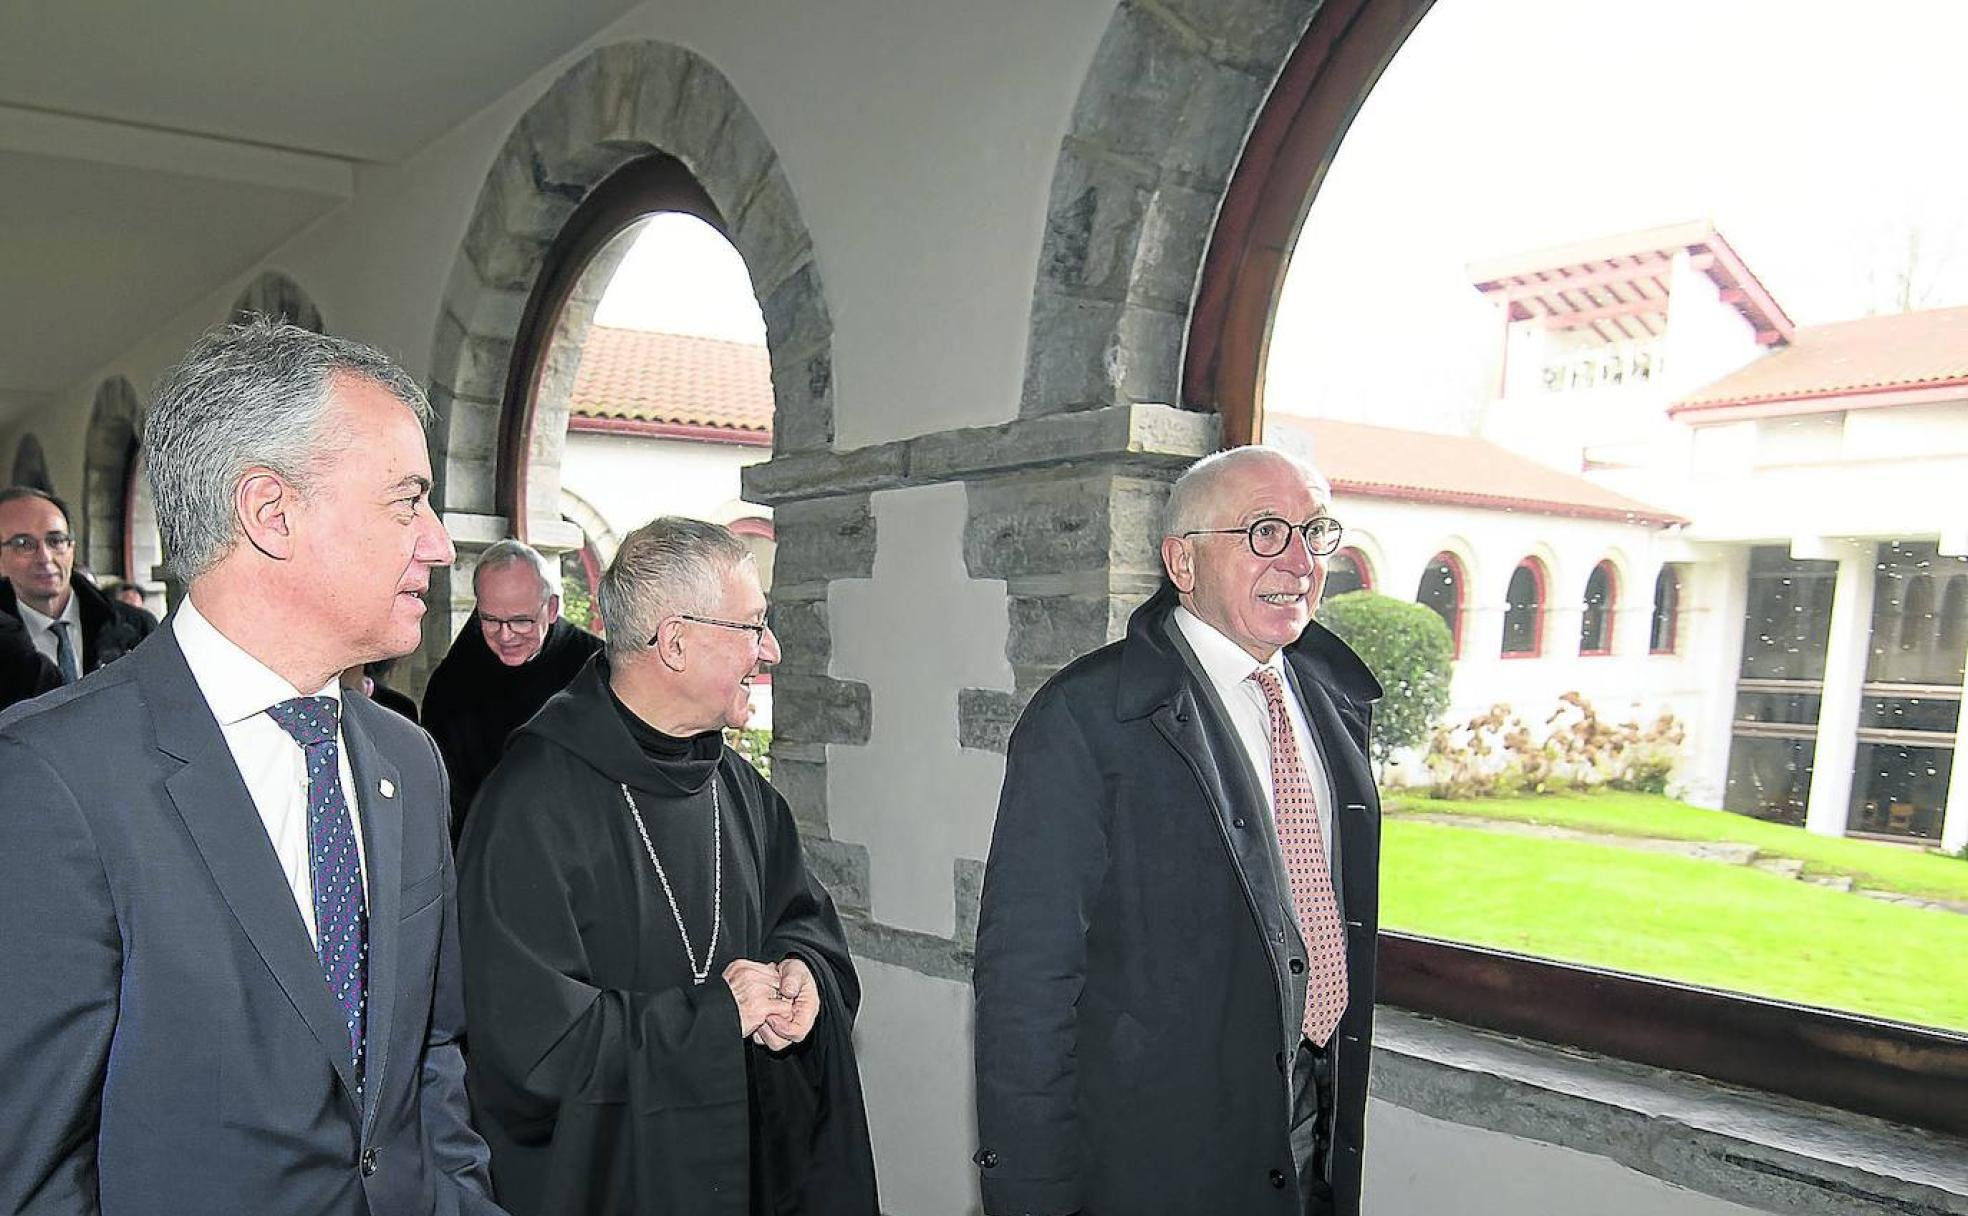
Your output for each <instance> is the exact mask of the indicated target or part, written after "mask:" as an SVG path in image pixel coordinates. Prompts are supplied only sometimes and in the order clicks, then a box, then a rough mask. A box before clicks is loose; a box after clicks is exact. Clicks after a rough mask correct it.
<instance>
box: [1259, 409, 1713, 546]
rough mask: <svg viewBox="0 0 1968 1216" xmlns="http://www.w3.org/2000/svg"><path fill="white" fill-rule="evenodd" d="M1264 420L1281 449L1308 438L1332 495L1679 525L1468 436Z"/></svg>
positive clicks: (1279, 417)
mask: <svg viewBox="0 0 1968 1216" xmlns="http://www.w3.org/2000/svg"><path fill="white" fill-rule="evenodd" d="M1264 425H1265V427H1266V429H1267V431H1269V432H1270V434H1271V436H1272V437H1273V438H1275V439H1279V440H1281V441H1282V442H1283V443H1284V444H1285V445H1287V446H1291V447H1293V448H1301V445H1300V444H1299V443H1297V442H1294V437H1296V438H1299V439H1302V440H1309V443H1310V452H1309V454H1310V456H1311V459H1312V462H1313V463H1314V464H1316V465H1318V467H1319V471H1320V472H1322V473H1324V474H1325V475H1326V477H1327V478H1328V479H1329V480H1330V481H1331V482H1332V486H1333V493H1334V494H1335V495H1338V496H1341V497H1345V496H1349V495H1350V496H1354V497H1362V498H1391V499H1396V500H1400V501H1404V502H1427V503H1441V504H1447V505H1453V506H1465V507H1476V508H1480V509H1484V510H1492V511H1511V510H1515V511H1530V512H1534V513H1536V514H1540V515H1566V516H1572V517H1576V518H1580V519H1608V520H1617V521H1619V522H1622V523H1634V524H1653V525H1666V524H1678V523H1685V522H1687V521H1686V520H1685V519H1683V518H1682V517H1681V516H1679V515H1676V514H1674V513H1673V512H1672V511H1666V510H1662V509H1661V508H1659V507H1655V506H1650V505H1648V504H1646V503H1643V502H1640V501H1638V500H1636V499H1632V498H1628V497H1626V496H1625V495H1623V494H1615V493H1613V492H1612V491H1611V490H1608V489H1605V488H1603V487H1601V486H1598V485H1596V484H1594V483H1592V482H1590V481H1587V480H1586V479H1585V478H1583V477H1579V476H1575V475H1573V474H1570V473H1561V472H1559V471H1558V470H1556V469H1553V468H1550V467H1548V466H1546V465H1541V464H1539V463H1537V462H1536V461H1535V460H1532V459H1530V458H1529V457H1527V456H1520V455H1518V454H1517V453H1515V452H1512V451H1510V450H1509V449H1507V448H1503V447H1499V446H1498V445H1497V444H1494V443H1491V442H1490V441H1489V440H1487V439H1478V438H1475V437H1474V436H1470V435H1437V434H1432V433H1429V432H1426V431H1408V430H1400V429H1397V428H1395V427H1386V426H1368V425H1366V424H1365V423H1359V422H1334V421H1331V420H1329V419H1324V418H1294V417H1291V416H1289V415H1283V414H1272V415H1269V416H1267V417H1266V418H1265V420H1264ZM1280 432H1287V433H1288V434H1280ZM1301 450H1303V449H1302V448H1301Z"/></svg>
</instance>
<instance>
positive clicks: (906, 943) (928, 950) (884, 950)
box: [841, 908, 975, 984]
mask: <svg viewBox="0 0 1968 1216" xmlns="http://www.w3.org/2000/svg"><path fill="white" fill-rule="evenodd" d="M841 925H842V927H844V928H845V929H846V930H847V945H848V948H849V949H850V950H852V951H853V952H854V956H855V957H856V958H865V959H871V960H873V961H875V962H877V963H887V964H889V965H890V966H894V967H902V968H905V969H907V970H910V971H913V972H915V973H916V974H918V975H926V976H929V977H930V978H931V979H938V980H955V981H957V982H958V983H962V984H968V983H970V968H971V962H972V960H973V958H974V957H975V954H974V952H973V950H972V949H971V947H969V946H966V945H964V944H963V943H961V942H957V941H953V940H951V939H950V938H947V937H937V936H936V935H935V934H933V933H919V932H917V931H916V930H914V929H898V928H896V927H895V926H894V925H884V924H882V923H881V922H880V921H878V920H871V919H870V918H869V917H868V916H866V915H865V914H861V913H857V912H855V911H853V910H851V909H846V908H843V909H841Z"/></svg>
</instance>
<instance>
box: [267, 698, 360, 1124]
mask: <svg viewBox="0 0 1968 1216" xmlns="http://www.w3.org/2000/svg"><path fill="white" fill-rule="evenodd" d="M338 708H339V707H338V706H337V704H336V702H335V699H334V698H333V697H295V698H294V699H293V700H291V701H282V702H281V703H280V704H278V705H275V706H273V707H271V708H270V709H268V710H267V716H268V717H270V718H272V719H273V720H274V721H275V722H277V723H279V724H280V728H281V729H282V730H284V731H286V732H287V733H288V734H290V735H292V736H293V737H294V742H296V743H298V744H300V745H301V750H302V751H303V752H305V753H306V754H307V770H308V875H309V877H310V878H311V879H312V880H313V884H314V939H315V953H316V954H318V955H320V957H321V974H322V976H323V978H325V979H326V980H327V981H328V994H329V995H330V996H332V997H333V998H334V999H335V1007H336V1008H337V1009H340V1010H341V1011H342V1019H343V1022H344V1023H345V1024H346V1025H347V1027H348V1035H349V1056H350V1059H351V1060H352V1062H353V1063H354V1065H355V1078H356V1081H355V1092H356V1096H357V1097H360V1096H361V1095H362V1044H363V1030H364V1021H365V1017H366V1014H367V1012H368V999H369V998H368V993H367V991H366V988H367V975H366V973H367V970H368V962H369V913H368V909H367V907H366V906H365V903H364V900H363V896H362V861H361V855H360V854H359V853H358V852H357V851H356V847H355V821H354V819H352V818H351V817H350V816H349V808H348V802H347V800H345V799H344V798H343V797H342V776H341V748H340V745H339V744H338V743H337V742H336V736H335V727H336V710H337V709H338Z"/></svg>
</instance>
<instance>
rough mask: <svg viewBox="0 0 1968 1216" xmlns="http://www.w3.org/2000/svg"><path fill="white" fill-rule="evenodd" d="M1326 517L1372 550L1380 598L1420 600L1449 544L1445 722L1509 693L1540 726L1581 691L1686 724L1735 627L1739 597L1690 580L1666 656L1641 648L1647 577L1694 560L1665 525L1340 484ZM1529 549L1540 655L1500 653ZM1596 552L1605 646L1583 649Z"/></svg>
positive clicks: (1650, 580)
mask: <svg viewBox="0 0 1968 1216" xmlns="http://www.w3.org/2000/svg"><path fill="white" fill-rule="evenodd" d="M1333 513H1334V514H1335V515H1337V516H1338V517H1339V518H1340V519H1342V520H1343V521H1344V522H1345V524H1346V529H1347V532H1346V543H1347V544H1348V545H1350V546H1354V547H1356V548H1358V549H1360V550H1361V551H1362V553H1363V554H1365V556H1366V557H1367V559H1368V562H1369V564H1370V566H1371V567H1372V571H1373V585H1374V590H1376V591H1379V592H1380V593H1382V594H1384V595H1390V596H1393V597H1395V598H1397V599H1404V600H1413V599H1415V598H1416V591H1417V589H1418V588H1419V585H1420V582H1421V577H1422V574H1423V572H1424V571H1425V570H1427V569H1428V567H1429V565H1430V563H1431V562H1432V561H1433V560H1434V558H1435V556H1436V555H1437V554H1438V553H1441V552H1443V551H1448V552H1452V553H1454V554H1455V555H1456V556H1457V557H1458V559H1459V560H1460V561H1461V562H1462V565H1463V572H1464V575H1465V578H1466V583H1465V590H1464V600H1463V603H1464V609H1463V620H1462V639H1461V641H1462V646H1461V653H1460V656H1459V657H1458V658H1457V659H1456V666H1455V677H1454V680H1453V682H1452V684H1451V686H1450V709H1449V716H1450V718H1451V719H1452V720H1453V719H1458V718H1462V719H1466V718H1467V717H1469V716H1471V715H1474V714H1478V713H1481V712H1483V711H1484V710H1487V709H1488V708H1489V707H1490V706H1492V705H1494V704H1497V703H1498V702H1503V703H1506V704H1508V705H1510V706H1511V707H1512V708H1513V709H1514V710H1516V711H1517V712H1518V713H1520V714H1521V715H1522V716H1523V717H1524V718H1525V720H1526V721H1527V722H1542V721H1543V719H1544V717H1545V716H1546V715H1547V714H1549V713H1550V712H1551V711H1552V710H1553V709H1554V708H1556V706H1557V701H1558V698H1559V696H1561V695H1562V694H1564V693H1567V692H1578V693H1582V694H1584V696H1585V697H1586V698H1587V699H1588V700H1590V701H1591V702H1592V705H1593V707H1594V708H1595V709H1596V710H1597V711H1598V713H1599V715H1600V717H1601V718H1602V719H1604V720H1608V721H1614V722H1619V721H1629V720H1631V721H1641V722H1646V721H1651V720H1652V719H1653V718H1654V717H1655V716H1657V715H1658V714H1659V713H1660V712H1661V711H1662V710H1668V711H1671V712H1673V713H1674V714H1675V716H1676V717H1677V718H1678V719H1679V720H1680V721H1681V722H1682V723H1683V725H1684V727H1685V726H1690V725H1692V723H1693V722H1694V721H1695V720H1696V719H1697V717H1698V716H1699V713H1700V710H1701V704H1702V702H1701V698H1702V692H1703V688H1704V681H1705V679H1706V677H1705V672H1707V671H1708V668H1706V667H1705V666H1704V663H1703V659H1702V656H1703V655H1704V654H1705V653H1709V652H1710V651H1711V649H1712V647H1713V646H1714V645H1715V644H1716V643H1717V642H1718V640H1720V639H1722V638H1725V637H1726V636H1727V632H1728V629H1729V628H1730V627H1731V626H1733V627H1734V628H1735V629H1737V630H1738V631H1740V628H1741V604H1740V602H1737V603H1736V604H1734V605H1733V606H1728V607H1725V606H1723V605H1719V604H1714V603H1710V602H1707V601H1706V600H1705V598H1704V596H1703V590H1704V585H1703V584H1701V583H1699V582H1692V581H1690V582H1684V585H1683V588H1682V593H1683V594H1682V602H1683V604H1684V606H1685V607H1686V611H1685V612H1684V616H1683V627H1682V633H1681V639H1682V641H1681V643H1680V644H1678V645H1677V647H1676V652H1675V653H1674V654H1665V655H1656V654H1650V653H1648V641H1649V636H1650V628H1651V624H1652V618H1653V606H1654V580H1655V578H1656V576H1657V575H1658V574H1659V573H1660V568H1661V565H1662V563H1663V562H1667V561H1681V560H1685V559H1686V558H1688V557H1690V556H1692V555H1691V554H1690V553H1689V552H1688V551H1687V549H1686V546H1685V545H1684V544H1683V543H1682V542H1681V541H1680V540H1679V539H1678V538H1677V537H1675V536H1674V535H1672V534H1671V533H1670V532H1668V531H1666V530H1663V529H1661V528H1656V527H1649V526H1643V525H1637V524H1622V523H1613V522H1607V521H1602V520H1588V519H1570V518H1565V517H1562V516H1554V515H1540V514H1534V513H1532V512H1528V511H1503V510H1474V509H1469V508H1457V507H1445V506H1437V505H1433V504H1428V503H1414V502H1399V501H1394V500H1390V499H1381V498H1368V497H1363V496H1362V497H1352V498H1349V497H1347V496H1346V495H1344V494H1341V495H1339V496H1338V498H1337V499H1336V501H1335V503H1334V507H1333ZM1530 556H1536V557H1538V558H1539V559H1540V560H1542V561H1543V563H1544V565H1545V570H1546V574H1547V583H1546V598H1545V620H1544V634H1543V646H1542V648H1541V650H1540V652H1539V653H1538V654H1537V655H1536V656H1534V657H1510V658H1506V657H1504V656H1503V654H1502V653H1501V652H1502V645H1503V622H1504V609H1505V606H1506V604H1507V600H1508V590H1509V586H1510V577H1511V575H1512V574H1513V573H1514V572H1515V571H1516V569H1517V566H1518V563H1519V562H1521V561H1523V560H1524V559H1525V558H1526V557H1530ZM1601 561H1610V562H1611V563H1612V564H1613V568H1614V570H1615V571H1616V572H1617V575H1618V579H1617V583H1618V591H1617V596H1616V599H1615V603H1614V612H1613V638H1612V653H1610V654H1606V655H1581V654H1580V653H1579V629H1580V624H1581V618H1582V615H1583V612H1584V607H1585V584H1586V579H1587V578H1588V577H1589V576H1590V575H1591V573H1592V570H1593V568H1594V567H1595V566H1597V565H1598V564H1599V563H1600V562H1601ZM1717 618H1719V619H1717ZM1724 745H1725V746H1726V739H1725V740H1724ZM1708 763H1709V758H1708V757H1705V756H1704V757H1694V756H1691V757H1690V762H1689V764H1688V765H1687V767H1688V768H1689V770H1690V771H1691V772H1692V771H1705V769H1706V767H1707V766H1708ZM1405 774H1406V775H1407V776H1409V777H1410V778H1416V777H1418V776H1419V770H1418V769H1414V768H1412V766H1411V767H1410V769H1408V770H1405Z"/></svg>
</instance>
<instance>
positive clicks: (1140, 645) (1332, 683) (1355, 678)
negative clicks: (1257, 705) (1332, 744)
mask: <svg viewBox="0 0 1968 1216" xmlns="http://www.w3.org/2000/svg"><path fill="white" fill-rule="evenodd" d="M1178 602H1179V601H1178V600H1177V598H1176V593H1175V587H1174V585H1173V584H1171V583H1169V582H1167V581H1166V580H1164V582H1163V583H1162V588H1161V590H1160V591H1157V592H1156V593H1155V594H1154V595H1153V596H1152V597H1150V598H1149V600H1148V602H1147V603H1145V604H1143V605H1141V607H1139V608H1137V609H1135V610H1134V615H1133V616H1131V617H1129V618H1128V629H1127V639H1126V642H1125V644H1124V645H1123V646H1122V648H1121V676H1120V689H1119V693H1118V697H1117V699H1116V702H1115V711H1116V713H1117V714H1118V716H1119V717H1120V719H1121V720H1122V721H1124V722H1125V721H1131V720H1133V719H1136V718H1144V717H1147V716H1148V715H1149V714H1151V713H1153V712H1154V711H1155V710H1156V709H1157V708H1159V707H1160V706H1163V705H1167V704H1169V703H1170V702H1171V701H1173V700H1174V699H1175V697H1176V696H1177V694H1178V693H1180V692H1181V690H1182V687H1183V683H1184V681H1185V680H1186V679H1187V677H1188V668H1187V667H1186V666H1185V665H1184V663H1183V661H1182V656H1181V655H1180V654H1179V653H1177V651H1176V650H1175V646H1174V643H1173V642H1172V641H1171V639H1170V638H1169V636H1168V634H1167V632H1166V631H1165V630H1164V629H1163V628H1162V622H1163V621H1165V620H1167V619H1168V616H1169V614H1170V613H1172V612H1174V611H1175V606H1176V604H1177V603H1178ZM1285 660H1286V662H1287V663H1289V664H1290V665H1291V667H1292V668H1293V670H1294V671H1295V672H1296V673H1297V675H1298V682H1299V685H1300V688H1301V690H1302V689H1303V688H1305V687H1306V686H1308V685H1317V686H1319V687H1320V688H1323V689H1325V690H1327V691H1328V692H1329V693H1330V695H1331V697H1332V699H1333V700H1334V701H1343V702H1347V703H1348V704H1349V705H1350V706H1351V707H1352V708H1354V709H1356V710H1364V708H1365V707H1366V705H1367V704H1368V703H1370V702H1372V701H1376V700H1378V699H1379V698H1380V684H1379V682H1378V681H1376V680H1375V679H1374V677H1373V673H1372V672H1371V671H1369V670H1367V665H1366V664H1365V663H1363V662H1361V661H1360V656H1358V655H1356V654H1354V653H1353V651H1352V649H1351V648H1349V647H1348V646H1347V645H1346V643H1344V642H1342V641H1340V640H1339V639H1338V638H1337V637H1335V636H1334V635H1333V633H1332V631H1330V630H1328V629H1327V628H1326V627H1325V626H1324V625H1321V624H1319V623H1318V622H1317V621H1314V622H1312V623H1311V624H1309V625H1307V626H1306V627H1305V632H1304V633H1302V634H1300V635H1299V638H1298V641H1296V642H1293V643H1292V644H1291V645H1289V646H1287V647H1285Z"/></svg>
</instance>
